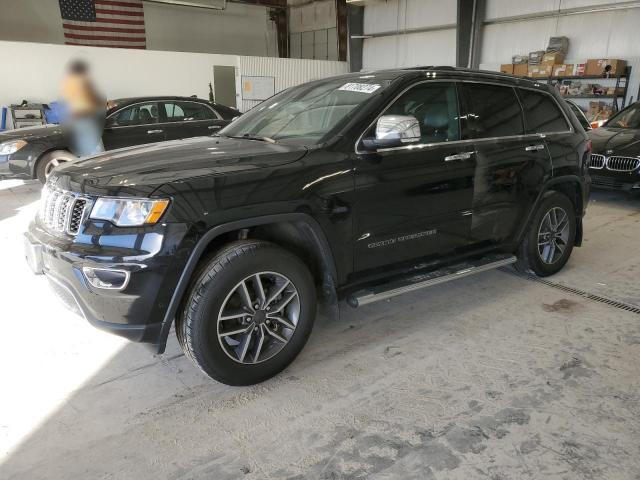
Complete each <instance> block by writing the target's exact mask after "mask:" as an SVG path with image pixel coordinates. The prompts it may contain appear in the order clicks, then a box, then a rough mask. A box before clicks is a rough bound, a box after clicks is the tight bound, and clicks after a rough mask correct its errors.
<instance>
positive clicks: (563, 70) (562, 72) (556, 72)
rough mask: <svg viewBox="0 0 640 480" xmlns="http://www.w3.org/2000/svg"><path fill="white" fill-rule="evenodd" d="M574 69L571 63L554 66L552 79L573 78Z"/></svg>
mask: <svg viewBox="0 0 640 480" xmlns="http://www.w3.org/2000/svg"><path fill="white" fill-rule="evenodd" d="M574 68H575V65H573V64H572V63H563V64H561V65H554V66H553V73H552V75H553V76H554V77H573V76H574V75H573V70H574Z"/></svg>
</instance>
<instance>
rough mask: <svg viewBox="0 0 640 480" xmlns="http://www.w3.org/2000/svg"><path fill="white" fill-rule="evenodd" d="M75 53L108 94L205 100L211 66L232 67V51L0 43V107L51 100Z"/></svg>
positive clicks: (211, 74) (234, 61)
mask: <svg viewBox="0 0 640 480" xmlns="http://www.w3.org/2000/svg"><path fill="white" fill-rule="evenodd" d="M75 57H81V58H84V59H86V60H88V61H90V62H91V64H92V67H93V75H94V77H95V78H96V81H97V84H98V86H99V87H100V89H101V90H102V92H103V93H104V94H105V95H106V96H107V97H108V98H118V97H132V96H140V95H197V96H199V97H201V98H208V92H209V82H210V81H212V79H213V65H232V66H236V65H237V57H236V56H235V55H215V54H204V53H176V52H160V51H149V50H127V49H119V48H97V47H73V46H69V45H50V44H42V43H25V42H3V41H0V64H1V65H4V66H5V67H4V68H3V71H2V75H0V105H9V104H11V103H20V101H21V100H22V99H27V100H29V101H32V102H42V103H47V102H50V101H52V100H55V99H57V98H58V97H59V93H60V83H61V81H62V77H63V74H64V69H65V65H66V64H67V62H68V61H69V60H70V59H71V58H75ZM8 65H11V68H10V69H8V68H7V66H8Z"/></svg>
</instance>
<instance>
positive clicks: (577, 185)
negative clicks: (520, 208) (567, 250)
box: [517, 175, 586, 247]
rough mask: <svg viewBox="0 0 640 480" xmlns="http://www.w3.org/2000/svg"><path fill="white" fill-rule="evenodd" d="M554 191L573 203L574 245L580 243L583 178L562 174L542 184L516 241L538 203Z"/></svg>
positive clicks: (523, 233) (583, 205)
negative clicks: (574, 218) (574, 214)
mask: <svg viewBox="0 0 640 480" xmlns="http://www.w3.org/2000/svg"><path fill="white" fill-rule="evenodd" d="M554 192H559V193H562V194H564V195H566V196H567V197H568V198H569V200H571V202H572V203H573V205H574V207H575V212H576V238H575V242H574V245H575V246H577V247H579V246H581V245H582V235H583V231H582V215H583V212H584V209H585V201H586V198H585V185H584V179H582V178H580V177H579V176H577V175H563V176H561V177H555V178H552V179H551V180H549V181H548V182H547V183H545V184H544V186H543V188H542V189H541V190H540V193H539V195H538V198H537V199H536V201H535V202H534V204H533V206H532V208H531V209H530V211H529V214H528V215H527V217H526V221H525V222H524V224H523V225H522V227H521V229H520V232H519V234H518V238H517V241H518V243H520V242H521V241H522V238H523V237H524V235H525V234H526V232H527V228H528V226H529V223H530V221H531V217H532V216H533V214H534V213H535V212H536V210H537V209H538V207H539V206H540V203H541V202H542V201H543V200H544V199H545V198H547V197H548V196H549V195H552V194H553V193H554Z"/></svg>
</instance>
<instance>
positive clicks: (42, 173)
mask: <svg viewBox="0 0 640 480" xmlns="http://www.w3.org/2000/svg"><path fill="white" fill-rule="evenodd" d="M74 160H77V157H76V156H75V155H73V154H72V153H71V152H68V151H66V150H54V151H53V152H49V153H46V154H44V155H43V156H42V158H40V160H38V164H37V166H36V177H38V180H40V182H41V183H46V181H47V178H49V175H51V172H53V170H54V168H56V167H58V166H60V165H62V164H63V163H66V162H72V161H74Z"/></svg>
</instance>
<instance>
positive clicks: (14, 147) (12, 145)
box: [0, 140, 27, 155]
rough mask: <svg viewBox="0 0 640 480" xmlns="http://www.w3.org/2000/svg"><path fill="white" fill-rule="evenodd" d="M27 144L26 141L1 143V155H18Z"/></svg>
mask: <svg viewBox="0 0 640 480" xmlns="http://www.w3.org/2000/svg"><path fill="white" fill-rule="evenodd" d="M26 144H27V142H25V141H24V140H14V141H12V142H4V143H0V155H11V154H12V153H16V152H17V151H18V150H20V149H21V148H22V147H24V146H25V145H26Z"/></svg>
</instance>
